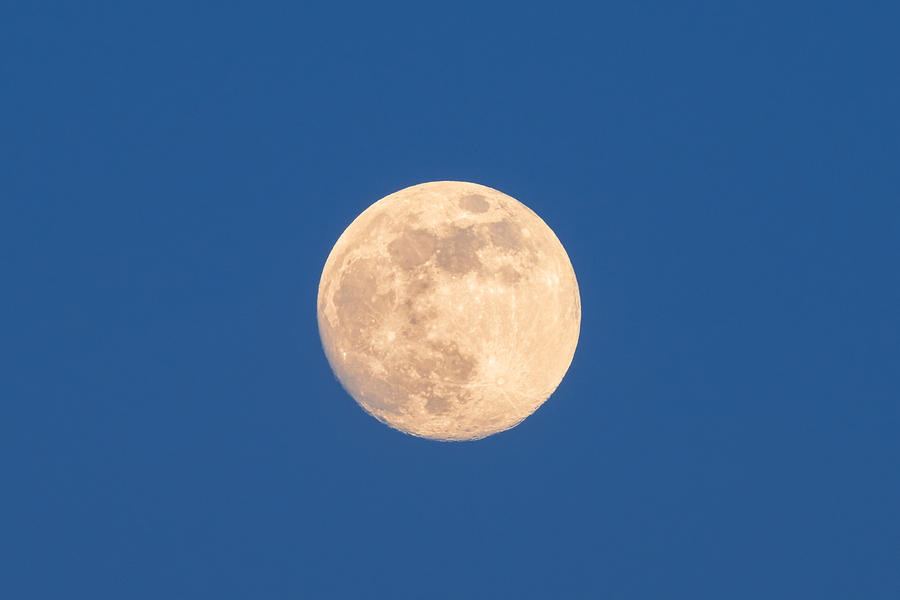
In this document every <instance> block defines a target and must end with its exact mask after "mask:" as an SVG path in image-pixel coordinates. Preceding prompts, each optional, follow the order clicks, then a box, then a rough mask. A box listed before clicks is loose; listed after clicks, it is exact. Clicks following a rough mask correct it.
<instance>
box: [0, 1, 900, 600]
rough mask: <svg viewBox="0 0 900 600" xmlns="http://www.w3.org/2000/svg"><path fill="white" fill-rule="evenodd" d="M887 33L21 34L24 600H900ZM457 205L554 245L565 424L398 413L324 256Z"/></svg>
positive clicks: (519, 17)
mask: <svg viewBox="0 0 900 600" xmlns="http://www.w3.org/2000/svg"><path fill="white" fill-rule="evenodd" d="M898 17H900V13H898V10H897V8H896V7H895V6H894V4H893V3H889V2H873V3H865V4H864V5H853V6H851V5H850V4H849V3H833V2H815V3H813V2H753V3H749V2H748V3H732V2H726V3H722V2H685V3H663V2H629V3H586V2H585V3H555V4H545V5H540V4H528V3H492V2H479V3H474V2H473V3H469V2H454V3H446V4H439V3H423V2H416V3H405V4H398V3H346V4H339V5H338V4H335V3H324V2H323V3H310V2H262V3H249V2H248V3H232V2H225V3H195V2H178V3H171V2H153V3H144V4H143V5H138V4H136V3H120V2H79V3H53V2H50V3H35V2H20V1H13V2H8V3H5V4H4V6H3V8H2V9H0V47H2V53H0V73H2V78H0V107H2V112H0V127H2V129H0V257H2V260H0V269H2V271H0V275H2V281H3V284H2V293H0V303H2V311H0V334H2V340H3V343H2V345H0V351H2V356H0V358H2V364H3V368H2V371H0V372H2V376H0V401H2V404H0V406H2V418H0V489H2V493H0V505H2V506H3V507H4V510H3V511H2V517H0V530H2V535H0V564H2V565H3V567H2V569H0V571H2V573H3V575H2V577H0V596H2V597H4V598H15V599H17V600H18V599H29V598H41V599H43V598H61V597H67V598H68V597H76V598H82V597H83V598H94V599H99V598H116V599H119V598H129V599H138V598H148V599H158V598H207V597H208V598H220V599H225V598H425V597H430V598H481V597H483V598H511V597H518V598H623V599H626V598H627V599H631V598H634V599H643V598H652V599H658V598H690V599H692V600H695V599H697V598H714V599H720V598H748V599H758V598H790V599H795V598H817V599H825V598H866V599H881V598H884V599H890V600H894V599H896V598H897V597H900V569H898V560H900V511H898V508H897V507H898V506H900V478H898V472H900V443H898V433H897V432H898V426H900V419H898V416H900V415H898V413H900V408H898V404H900V403H898V397H900V381H898V379H900V378H898V356H900V352H898V350H900V348H898V320H900V319H898V307H900V282H898V278H897V268H898V267H897V265H898V261H900V242H898V237H900V225H898V223H900V209H898V185H897V184H898V176H897V165H898V159H900V147H898V146H900V126H898V123H900V119H898V116H897V107H898V106H900V83H898V79H897V77H896V57H897V56H898V54H900V52H898V51H900V49H898V47H897V46H898V44H897V35H896V23H897V20H898ZM442 179H455V180H467V181H474V182H477V183H482V184H484V185H489V186H491V187H495V188H497V189H500V190H502V191H504V192H506V193H508V194H510V195H512V196H514V197H516V198H517V199H519V200H520V201H522V202H524V203H525V204H527V205H528V206H530V207H531V208H532V209H534V210H535V211H536V212H537V213H538V214H540V215H541V216H542V217H543V218H544V220H545V221H546V222H547V223H548V224H549V225H550V226H551V227H552V228H553V230H554V231H555V232H556V234H557V235H558V236H559V238H560V239H561V241H562V242H563V244H564V245H565V246H566V249H567V251H568V253H569V256H570V258H571V260H572V263H573V265H574V268H575V271H576V274H577V276H578V279H579V285H580V289H581V296H582V306H583V319H582V330H581V338H580V343H579V347H578V350H577V352H576V355H575V359H574V361H573V363H572V366H571V368H570V370H569V373H568V375H567V376H566V378H565V380H564V381H563V383H562V385H561V386H560V388H559V389H558V391H557V393H556V394H555V395H554V396H553V397H552V398H551V400H550V401H549V402H548V403H546V404H545V405H544V406H543V407H542V408H541V409H540V410H539V411H538V412H537V413H535V414H534V415H532V416H531V417H530V418H529V419H527V420H526V421H525V422H524V423H523V424H522V425H520V426H519V427H517V428H515V429H513V430H511V431H509V432H506V433H502V434H499V435H496V436H493V437H491V438H488V439H485V440H482V441H479V442H476V443H466V444H442V443H435V442H429V441H426V440H421V439H416V438H412V437H408V436H404V435H402V434H399V433H397V432H395V431H393V430H390V429H388V428H387V427H385V426H383V425H381V424H379V423H378V422H376V421H375V420H374V419H372V418H371V417H368V416H367V415H365V414H364V413H363V412H362V411H361V410H360V409H359V408H358V407H357V406H356V404H355V403H354V402H353V401H352V399H350V397H349V396H347V395H346V394H345V393H344V392H343V391H342V389H341V387H340V385H339V384H338V383H337V382H336V380H335V379H334V377H333V375H332V374H331V372H330V370H329V368H328V365H327V362H326V359H325V357H324V354H323V353H322V350H321V347H320V343H319V339H318V334H317V330H316V319H315V296H316V286H317V284H318V278H319V276H320V273H321V269H322V266H323V265H324V262H325V259H326V257H327V254H328V251H329V250H330V248H331V246H332V244H333V243H334V242H335V240H336V239H337V237H338V236H339V235H340V233H341V232H342V231H343V229H344V228H345V227H346V226H347V225H348V224H349V222H350V221H351V220H352V219H353V218H354V217H355V216H356V215H357V214H358V213H359V212H360V211H362V210H363V209H364V208H365V207H366V206H368V205H369V204H371V203H372V202H374V201H375V200H377V199H378V198H381V197H382V196H385V195H387V194H389V193H391V192H393V191H395V190H398V189H400V188H403V187H406V186H409V185H413V184H416V183H421V182H424V181H430V180H442Z"/></svg>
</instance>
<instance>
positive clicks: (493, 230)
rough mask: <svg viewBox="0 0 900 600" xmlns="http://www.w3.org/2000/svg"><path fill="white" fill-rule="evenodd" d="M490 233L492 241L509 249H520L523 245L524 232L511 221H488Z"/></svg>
mask: <svg viewBox="0 0 900 600" xmlns="http://www.w3.org/2000/svg"><path fill="white" fill-rule="evenodd" d="M487 228H488V235H489V236H490V238H491V243H492V244H494V245H495V246H497V247H500V248H506V249H508V250H513V249H520V248H521V247H522V246H523V243H522V232H521V231H519V228H518V227H516V226H515V225H513V224H512V223H510V222H509V221H495V222H493V223H488V225H487Z"/></svg>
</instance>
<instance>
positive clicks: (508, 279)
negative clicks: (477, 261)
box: [497, 265, 522, 285]
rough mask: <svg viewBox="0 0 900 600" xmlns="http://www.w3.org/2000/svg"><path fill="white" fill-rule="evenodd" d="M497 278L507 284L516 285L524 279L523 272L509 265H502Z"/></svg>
mask: <svg viewBox="0 0 900 600" xmlns="http://www.w3.org/2000/svg"><path fill="white" fill-rule="evenodd" d="M497 279H499V280H500V283H503V284H505V285H515V284H516V283H518V282H519V280H520V279H522V274H521V273H519V272H518V271H516V270H515V269H513V268H512V267H511V266H509V265H503V266H502V267H500V270H499V271H497Z"/></svg>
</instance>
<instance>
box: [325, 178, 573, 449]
mask: <svg viewBox="0 0 900 600" xmlns="http://www.w3.org/2000/svg"><path fill="white" fill-rule="evenodd" d="M318 321H319V334H320V335H321V338H322V345H323V347H324V349H325V354H326V355H327V357H328V361H329V363H330V365H331V367H332V369H333V370H334V372H335V374H336V375H337V377H338V379H339V380H340V381H341V383H342V384H343V386H344V388H345V389H346V390H347V391H348V392H349V393H350V395H351V396H353V398H354V399H355V400H356V401H357V402H358V403H359V404H360V406H362V407H363V408H364V409H365V410H366V411H367V412H368V413H369V414H371V415H372V416H373V417H375V418H376V419H378V420H379V421H382V422H383V423H385V424H387V425H389V426H391V427H394V428H396V429H399V430H400V431H403V432H406V433H409V434H412V435H416V436H421V437H425V438H431V439H436V440H448V441H449V440H476V439H480V438H483V437H485V436H488V435H491V434H494V433H497V432H500V431H503V430H506V429H509V428H511V427H514V426H515V425H517V424H518V423H519V422H521V421H522V420H523V419H525V417H527V416H528V415H530V414H531V413H533V412H534V411H535V410H536V409H537V408H538V407H539V406H540V405H541V404H543V403H544V401H545V400H546V399H547V398H548V397H549V396H550V395H551V394H552V393H553V391H554V390H555V389H556V387H557V386H558V385H559V383H560V381H562V378H563V376H564V375H565V373H566V371H567V370H568V368H569V365H570V364H571V362H572V357H573V356H574V353H575V346H576V344H577V343H578V332H579V328H580V324H581V301H580V298H579V295H578V284H577V282H576V280H575V272H574V271H573V270H572V264H571V263H570V262H569V257H568V256H567V255H566V251H565V250H564V249H563V246H562V244H560V242H559V240H558V239H557V238H556V236H555V235H554V233H553V231H551V230H550V228H549V227H548V226H547V225H546V224H545V223H544V222H543V221H542V220H541V219H540V217H538V216H537V215H536V214H535V213H534V212H532V211H531V210H530V209H529V208H527V207H526V206H525V205H524V204H522V203H520V202H519V201H517V200H515V199H514V198H511V197H510V196H507V195H505V194H503V193H501V192H499V191H497V190H494V189H491V188H489V187H484V186H481V185H477V184H474V183H465V182H458V181H437V182H432V183H423V184H421V185H416V186H413V187H409V188H406V189H403V190H400V191H399V192H396V193H394V194H391V195H390V196H387V197H386V198H383V199H381V200H379V201H378V202H376V203H375V204H373V205H372V206H370V207H369V208H368V209H366V210H365V211H364V212H363V213H362V214H361V215H359V217H357V219H356V220H355V221H353V223H351V224H350V226H349V227H347V229H346V231H344V233H343V234H342V235H341V237H340V239H338V241H337V243H336V244H335V245H334V248H333V249H332V251H331V254H330V255H329V256H328V260H327V261H326V263H325V268H324V270H323V272H322V279H321V281H320V282H319V295H318Z"/></svg>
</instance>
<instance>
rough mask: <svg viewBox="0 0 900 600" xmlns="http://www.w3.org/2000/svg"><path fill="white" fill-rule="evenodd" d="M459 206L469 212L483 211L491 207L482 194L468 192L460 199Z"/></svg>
mask: <svg viewBox="0 0 900 600" xmlns="http://www.w3.org/2000/svg"><path fill="white" fill-rule="evenodd" d="M459 206H460V208H463V209H465V210H467V211H469V212H473V213H483V212H487V211H488V209H489V208H490V207H491V205H490V203H489V202H488V201H487V200H485V199H484V196H482V195H481V194H466V195H465V196H463V197H462V198H460V199H459Z"/></svg>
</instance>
